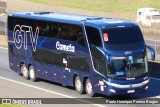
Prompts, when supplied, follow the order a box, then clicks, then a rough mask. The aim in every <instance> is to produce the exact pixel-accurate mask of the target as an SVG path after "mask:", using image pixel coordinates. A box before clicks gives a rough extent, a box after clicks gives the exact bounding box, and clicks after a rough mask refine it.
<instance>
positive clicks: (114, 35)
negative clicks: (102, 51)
mask: <svg viewBox="0 0 160 107" xmlns="http://www.w3.org/2000/svg"><path fill="white" fill-rule="evenodd" d="M102 32H103V37H104V44H105V48H106V49H107V50H134V49H138V48H140V47H143V46H144V39H143V36H142V32H141V30H140V28H139V27H138V26H133V27H117V28H107V29H103V30H102Z"/></svg>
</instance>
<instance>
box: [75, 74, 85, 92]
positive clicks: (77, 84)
mask: <svg viewBox="0 0 160 107" xmlns="http://www.w3.org/2000/svg"><path fill="white" fill-rule="evenodd" d="M74 83H75V84H74V85H75V89H76V91H77V92H78V93H79V94H82V93H83V85H82V82H81V80H80V78H79V76H77V77H76V78H75V82H74Z"/></svg>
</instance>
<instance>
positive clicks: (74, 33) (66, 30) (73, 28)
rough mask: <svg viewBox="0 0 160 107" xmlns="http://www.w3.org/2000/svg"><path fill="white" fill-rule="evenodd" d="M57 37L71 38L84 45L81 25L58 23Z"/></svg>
mask: <svg viewBox="0 0 160 107" xmlns="http://www.w3.org/2000/svg"><path fill="white" fill-rule="evenodd" d="M59 39H63V40H71V41H74V42H76V43H79V44H80V45H82V46H85V42H84V37H83V31H82V27H80V26H77V25H72V24H64V23H61V24H59Z"/></svg>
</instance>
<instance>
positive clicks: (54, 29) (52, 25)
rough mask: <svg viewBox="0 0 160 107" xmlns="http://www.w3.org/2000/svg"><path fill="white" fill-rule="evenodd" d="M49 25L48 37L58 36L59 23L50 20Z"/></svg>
mask: <svg viewBox="0 0 160 107" xmlns="http://www.w3.org/2000/svg"><path fill="white" fill-rule="evenodd" d="M48 26H49V30H48V37H51V38H58V23H56V22H48Z"/></svg>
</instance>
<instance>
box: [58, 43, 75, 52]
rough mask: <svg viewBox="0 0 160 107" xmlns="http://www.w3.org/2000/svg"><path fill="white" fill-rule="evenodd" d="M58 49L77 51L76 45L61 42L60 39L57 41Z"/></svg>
mask: <svg viewBox="0 0 160 107" xmlns="http://www.w3.org/2000/svg"><path fill="white" fill-rule="evenodd" d="M56 49H57V50H61V51H67V52H75V46H72V45H71V44H69V45H65V44H61V43H60V42H59V41H57V42H56Z"/></svg>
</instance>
